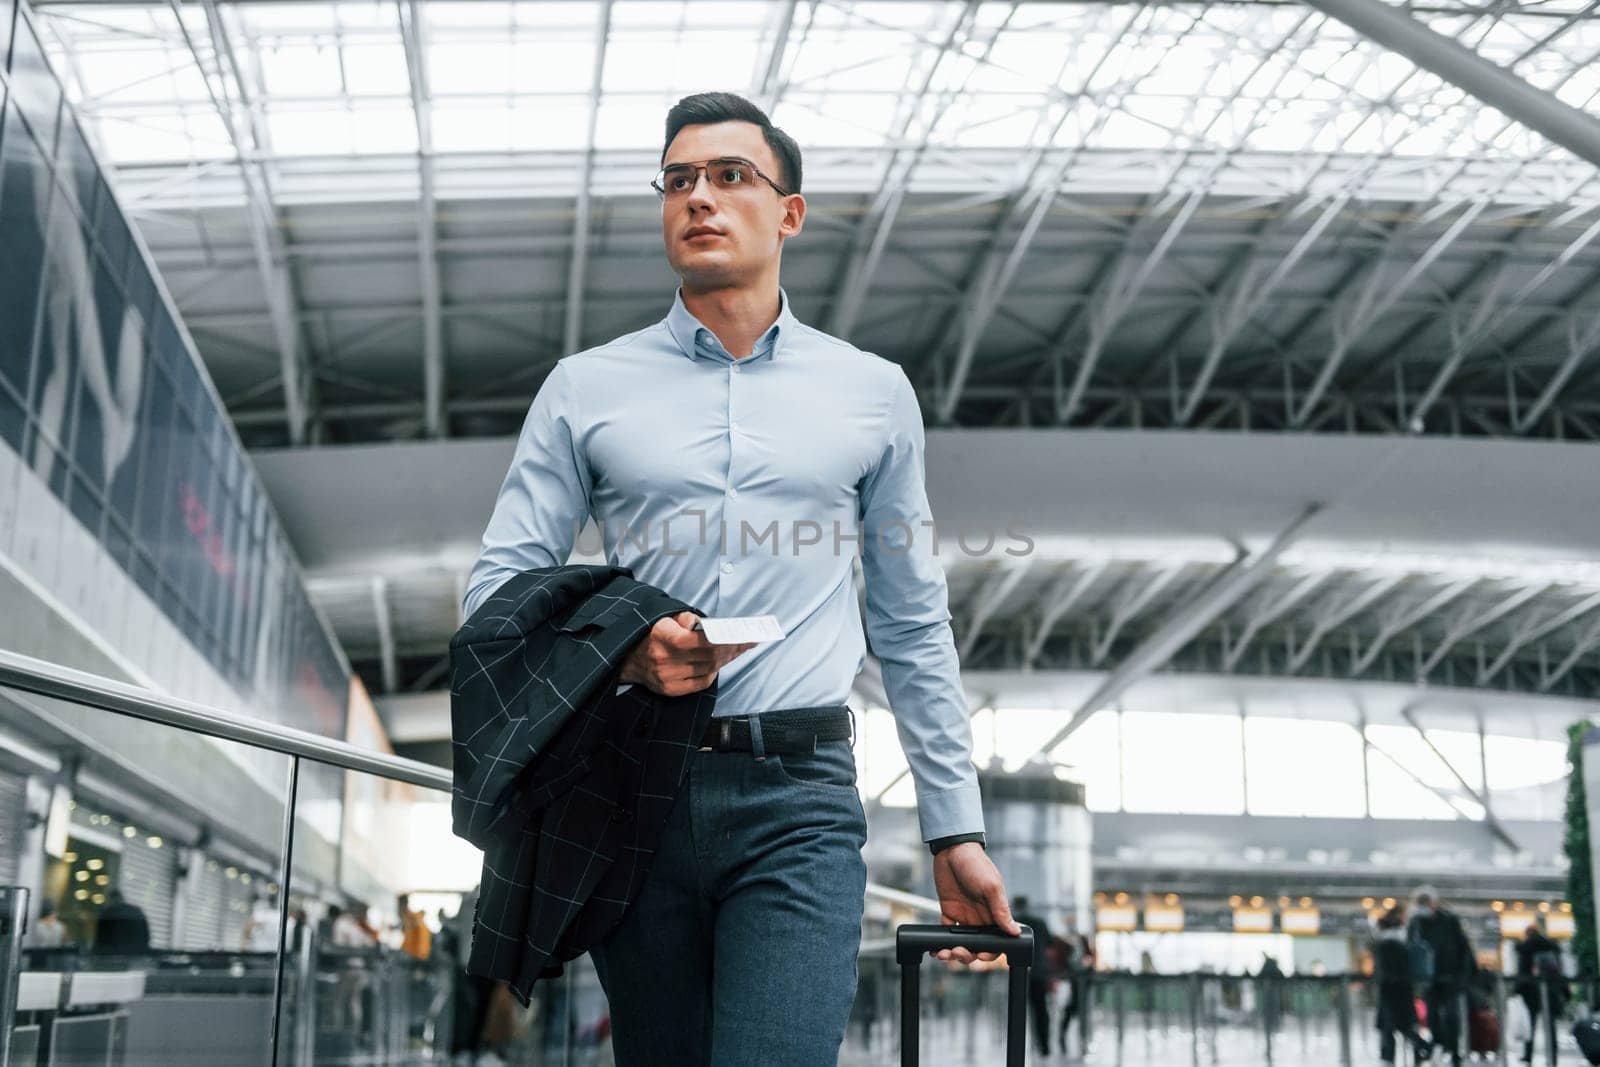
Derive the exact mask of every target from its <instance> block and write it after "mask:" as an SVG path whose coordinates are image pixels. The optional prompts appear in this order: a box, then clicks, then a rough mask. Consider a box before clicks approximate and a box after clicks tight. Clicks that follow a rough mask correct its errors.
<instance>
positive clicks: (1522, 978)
mask: <svg viewBox="0 0 1600 1067" xmlns="http://www.w3.org/2000/svg"><path fill="white" fill-rule="evenodd" d="M1516 995H1517V996H1519V997H1521V998H1522V1002H1523V1003H1524V1004H1525V1005H1527V1007H1528V1037H1527V1040H1526V1041H1524V1042H1523V1043H1522V1062H1523V1063H1532V1062H1533V1035H1534V1033H1535V1032H1536V1031H1537V1030H1538V1029H1539V1025H1540V1020H1541V1019H1542V1020H1543V1024H1544V1027H1545V1043H1546V1044H1547V1045H1548V1047H1551V1048H1554V1047H1555V1042H1556V1030H1555V1025H1556V1018H1557V1017H1558V1016H1560V1014H1561V1013H1562V1011H1563V1010H1564V1009H1565V1008H1566V1005H1567V980H1566V978H1565V977H1564V976H1563V975H1562V973H1561V946H1560V945H1557V944H1556V943H1555V942H1554V941H1552V940H1550V938H1549V937H1547V936H1546V935H1545V932H1544V921H1543V920H1542V919H1541V918H1540V917H1539V916H1538V915H1534V917H1533V919H1532V921H1530V922H1529V923H1528V925H1527V926H1526V927H1524V928H1523V931H1522V940H1521V941H1520V942H1518V943H1517V981H1516ZM1547 1006H1548V1008H1549V1011H1545V1010H1544V1009H1545V1008H1546V1007H1547Z"/></svg>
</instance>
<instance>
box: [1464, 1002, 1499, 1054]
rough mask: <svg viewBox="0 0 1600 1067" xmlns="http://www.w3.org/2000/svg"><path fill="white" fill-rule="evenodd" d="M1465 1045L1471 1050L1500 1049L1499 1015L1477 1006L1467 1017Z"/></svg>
mask: <svg viewBox="0 0 1600 1067" xmlns="http://www.w3.org/2000/svg"><path fill="white" fill-rule="evenodd" d="M1467 1045H1468V1046H1469V1048H1470V1049H1471V1050H1472V1051H1473V1052H1499V1051H1500V1017H1499V1016H1498V1015H1496V1014H1495V1013H1494V1012H1492V1011H1490V1010H1489V1009H1488V1008H1479V1009H1478V1010H1477V1011H1474V1012H1473V1013H1472V1014H1471V1015H1470V1016H1468V1019H1467Z"/></svg>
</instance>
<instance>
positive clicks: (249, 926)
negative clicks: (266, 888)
mask: <svg viewBox="0 0 1600 1067" xmlns="http://www.w3.org/2000/svg"><path fill="white" fill-rule="evenodd" d="M243 947H244V950H245V951H246V952H276V951H278V906H277V905H276V904H274V903H273V902H272V901H271V900H270V899H269V898H268V897H267V894H265V893H257V894H256V898H255V900H254V901H253V902H251V905H250V917H249V918H248V919H246V920H245V924H244V946H243Z"/></svg>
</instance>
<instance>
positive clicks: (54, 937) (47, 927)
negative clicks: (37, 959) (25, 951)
mask: <svg viewBox="0 0 1600 1067" xmlns="http://www.w3.org/2000/svg"><path fill="white" fill-rule="evenodd" d="M70 940H71V938H69V937H68V936H67V928H66V925H65V924H64V923H62V921H61V919H60V917H59V916H57V915H56V906H55V903H54V902H53V901H49V900H45V901H41V902H40V903H39V921H38V922H36V923H34V924H33V929H32V930H29V931H28V936H26V937H24V938H23V939H22V944H23V945H24V946H25V947H27V948H61V947H62V946H63V945H65V944H66V943H67V942H68V941H70Z"/></svg>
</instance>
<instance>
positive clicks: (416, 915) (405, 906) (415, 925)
mask: <svg viewBox="0 0 1600 1067" xmlns="http://www.w3.org/2000/svg"><path fill="white" fill-rule="evenodd" d="M396 904H397V906H398V908H399V911H400V932H401V939H400V951H401V952H404V953H405V954H406V955H408V956H411V957H414V958H415V959H419V960H425V959H427V958H428V956H429V955H430V954H431V953H432V952H433V931H432V930H429V929H428V920H427V918H426V917H425V916H424V915H423V914H422V912H421V911H420V910H419V911H412V910H411V894H409V893H401V894H400V896H399V898H398V899H397V901H396Z"/></svg>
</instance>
